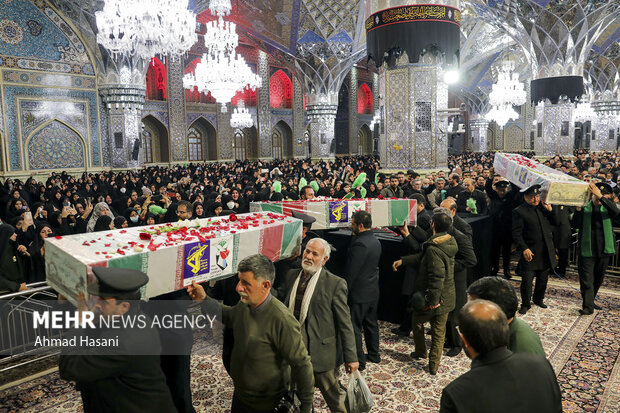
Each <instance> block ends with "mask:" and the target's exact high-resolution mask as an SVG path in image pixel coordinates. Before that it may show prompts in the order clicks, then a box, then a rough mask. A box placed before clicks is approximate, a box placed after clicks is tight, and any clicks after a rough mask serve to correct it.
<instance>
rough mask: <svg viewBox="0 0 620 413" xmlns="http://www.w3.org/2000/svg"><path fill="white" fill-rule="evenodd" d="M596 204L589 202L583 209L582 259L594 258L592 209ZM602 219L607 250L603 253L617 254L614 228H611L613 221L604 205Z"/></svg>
mask: <svg viewBox="0 0 620 413" xmlns="http://www.w3.org/2000/svg"><path fill="white" fill-rule="evenodd" d="M593 207H594V204H593V203H592V201H590V202H588V204H587V205H586V207H585V208H584V209H583V226H582V227H583V228H582V231H583V234H582V236H581V256H582V257H591V256H592V209H593ZM601 217H603V237H604V239H605V249H604V250H603V252H604V253H605V254H615V253H616V249H615V247H614V233H613V228H612V226H611V219H609V214H608V213H607V209H605V207H604V206H603V205H601Z"/></svg>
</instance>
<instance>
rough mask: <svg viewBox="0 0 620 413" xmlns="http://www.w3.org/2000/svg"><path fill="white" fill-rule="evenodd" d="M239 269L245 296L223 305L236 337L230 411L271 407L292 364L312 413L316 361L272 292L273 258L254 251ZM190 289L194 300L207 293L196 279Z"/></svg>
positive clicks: (304, 405)
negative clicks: (313, 364)
mask: <svg viewBox="0 0 620 413" xmlns="http://www.w3.org/2000/svg"><path fill="white" fill-rule="evenodd" d="M237 271H238V276H239V282H238V284H237V287H236V290H237V293H239V295H240V296H241V301H239V303H237V305H235V306H233V307H229V306H226V305H222V321H223V323H224V324H225V325H226V326H227V327H230V328H231V329H232V331H233V336H234V345H233V349H232V357H231V365H230V377H231V378H232V379H233V384H234V387H235V390H234V393H233V401H232V407H231V413H249V412H252V413H263V412H264V413H269V412H272V411H273V410H274V409H275V408H276V407H277V405H278V403H279V402H280V400H282V397H283V396H284V395H285V394H286V393H287V390H288V388H289V381H290V376H291V375H290V374H289V366H290V368H291V369H292V373H293V374H292V376H293V377H294V379H295V382H296V383H295V384H296V393H297V397H298V398H299V400H300V401H301V408H300V409H301V413H310V412H311V411H312V399H313V396H314V376H313V373H312V364H311V363H310V356H308V351H307V350H306V346H305V345H304V343H303V340H302V337H301V330H300V327H299V322H298V321H297V320H296V319H295V317H294V316H293V314H292V313H291V312H290V311H289V309H288V308H286V306H284V304H282V303H281V302H280V301H278V300H277V299H273V296H272V295H271V285H272V283H273V280H274V278H275V267H274V265H273V263H272V262H271V261H269V259H268V258H267V257H265V256H264V255H260V254H255V255H251V256H249V257H247V258H244V259H243V260H241V262H239V265H238V266H237ZM187 292H188V294H189V295H190V297H191V298H192V299H193V300H194V301H196V302H201V301H203V300H204V299H205V298H207V294H206V293H205V291H204V288H203V287H202V286H201V285H200V284H196V282H194V283H192V285H191V286H188V287H187Z"/></svg>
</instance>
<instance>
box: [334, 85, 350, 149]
mask: <svg viewBox="0 0 620 413" xmlns="http://www.w3.org/2000/svg"><path fill="white" fill-rule="evenodd" d="M334 132H335V135H336V136H335V137H334V138H335V139H334V142H335V151H336V152H335V153H337V154H347V153H349V88H348V87H347V85H346V83H343V84H342V86H341V87H340V92H338V111H337V112H336V125H335V131H334ZM332 145H333V143H332ZM332 153H333V152H332Z"/></svg>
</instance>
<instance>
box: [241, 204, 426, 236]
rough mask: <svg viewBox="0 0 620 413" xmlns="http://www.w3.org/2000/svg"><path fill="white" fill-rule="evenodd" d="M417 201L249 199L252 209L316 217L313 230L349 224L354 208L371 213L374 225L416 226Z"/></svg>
mask: <svg viewBox="0 0 620 413" xmlns="http://www.w3.org/2000/svg"><path fill="white" fill-rule="evenodd" d="M416 205H417V203H416V201H415V200H413V199H350V200H349V199H316V200H312V201H284V202H252V203H251V204H250V210H251V211H253V212H258V211H270V212H277V213H283V214H285V215H291V214H292V211H297V212H301V213H304V214H307V215H310V216H312V217H314V218H315V219H316V222H315V223H313V224H312V228H313V229H326V228H343V227H349V226H350V225H351V216H352V215H353V213H354V212H355V211H359V210H365V211H368V212H369V213H370V215H371V216H372V224H373V226H374V227H388V226H401V225H403V224H404V223H407V224H409V225H415V224H416V221H417V218H416V217H417V208H416Z"/></svg>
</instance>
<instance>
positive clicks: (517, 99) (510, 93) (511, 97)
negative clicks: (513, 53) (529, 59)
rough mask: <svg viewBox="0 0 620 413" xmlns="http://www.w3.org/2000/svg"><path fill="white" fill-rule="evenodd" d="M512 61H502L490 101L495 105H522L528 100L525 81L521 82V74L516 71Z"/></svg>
mask: <svg viewBox="0 0 620 413" xmlns="http://www.w3.org/2000/svg"><path fill="white" fill-rule="evenodd" d="M513 71H514V63H513V62H512V61H504V62H502V67H501V69H500V70H499V73H498V74H497V83H495V84H494V85H493V86H492V89H491V93H490V94H489V103H490V104H491V105H493V106H500V105H505V104H511V105H514V106H521V105H523V104H524V103H525V101H526V100H527V94H526V93H525V89H524V86H523V83H521V82H519V74H518V73H516V72H514V73H513Z"/></svg>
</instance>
